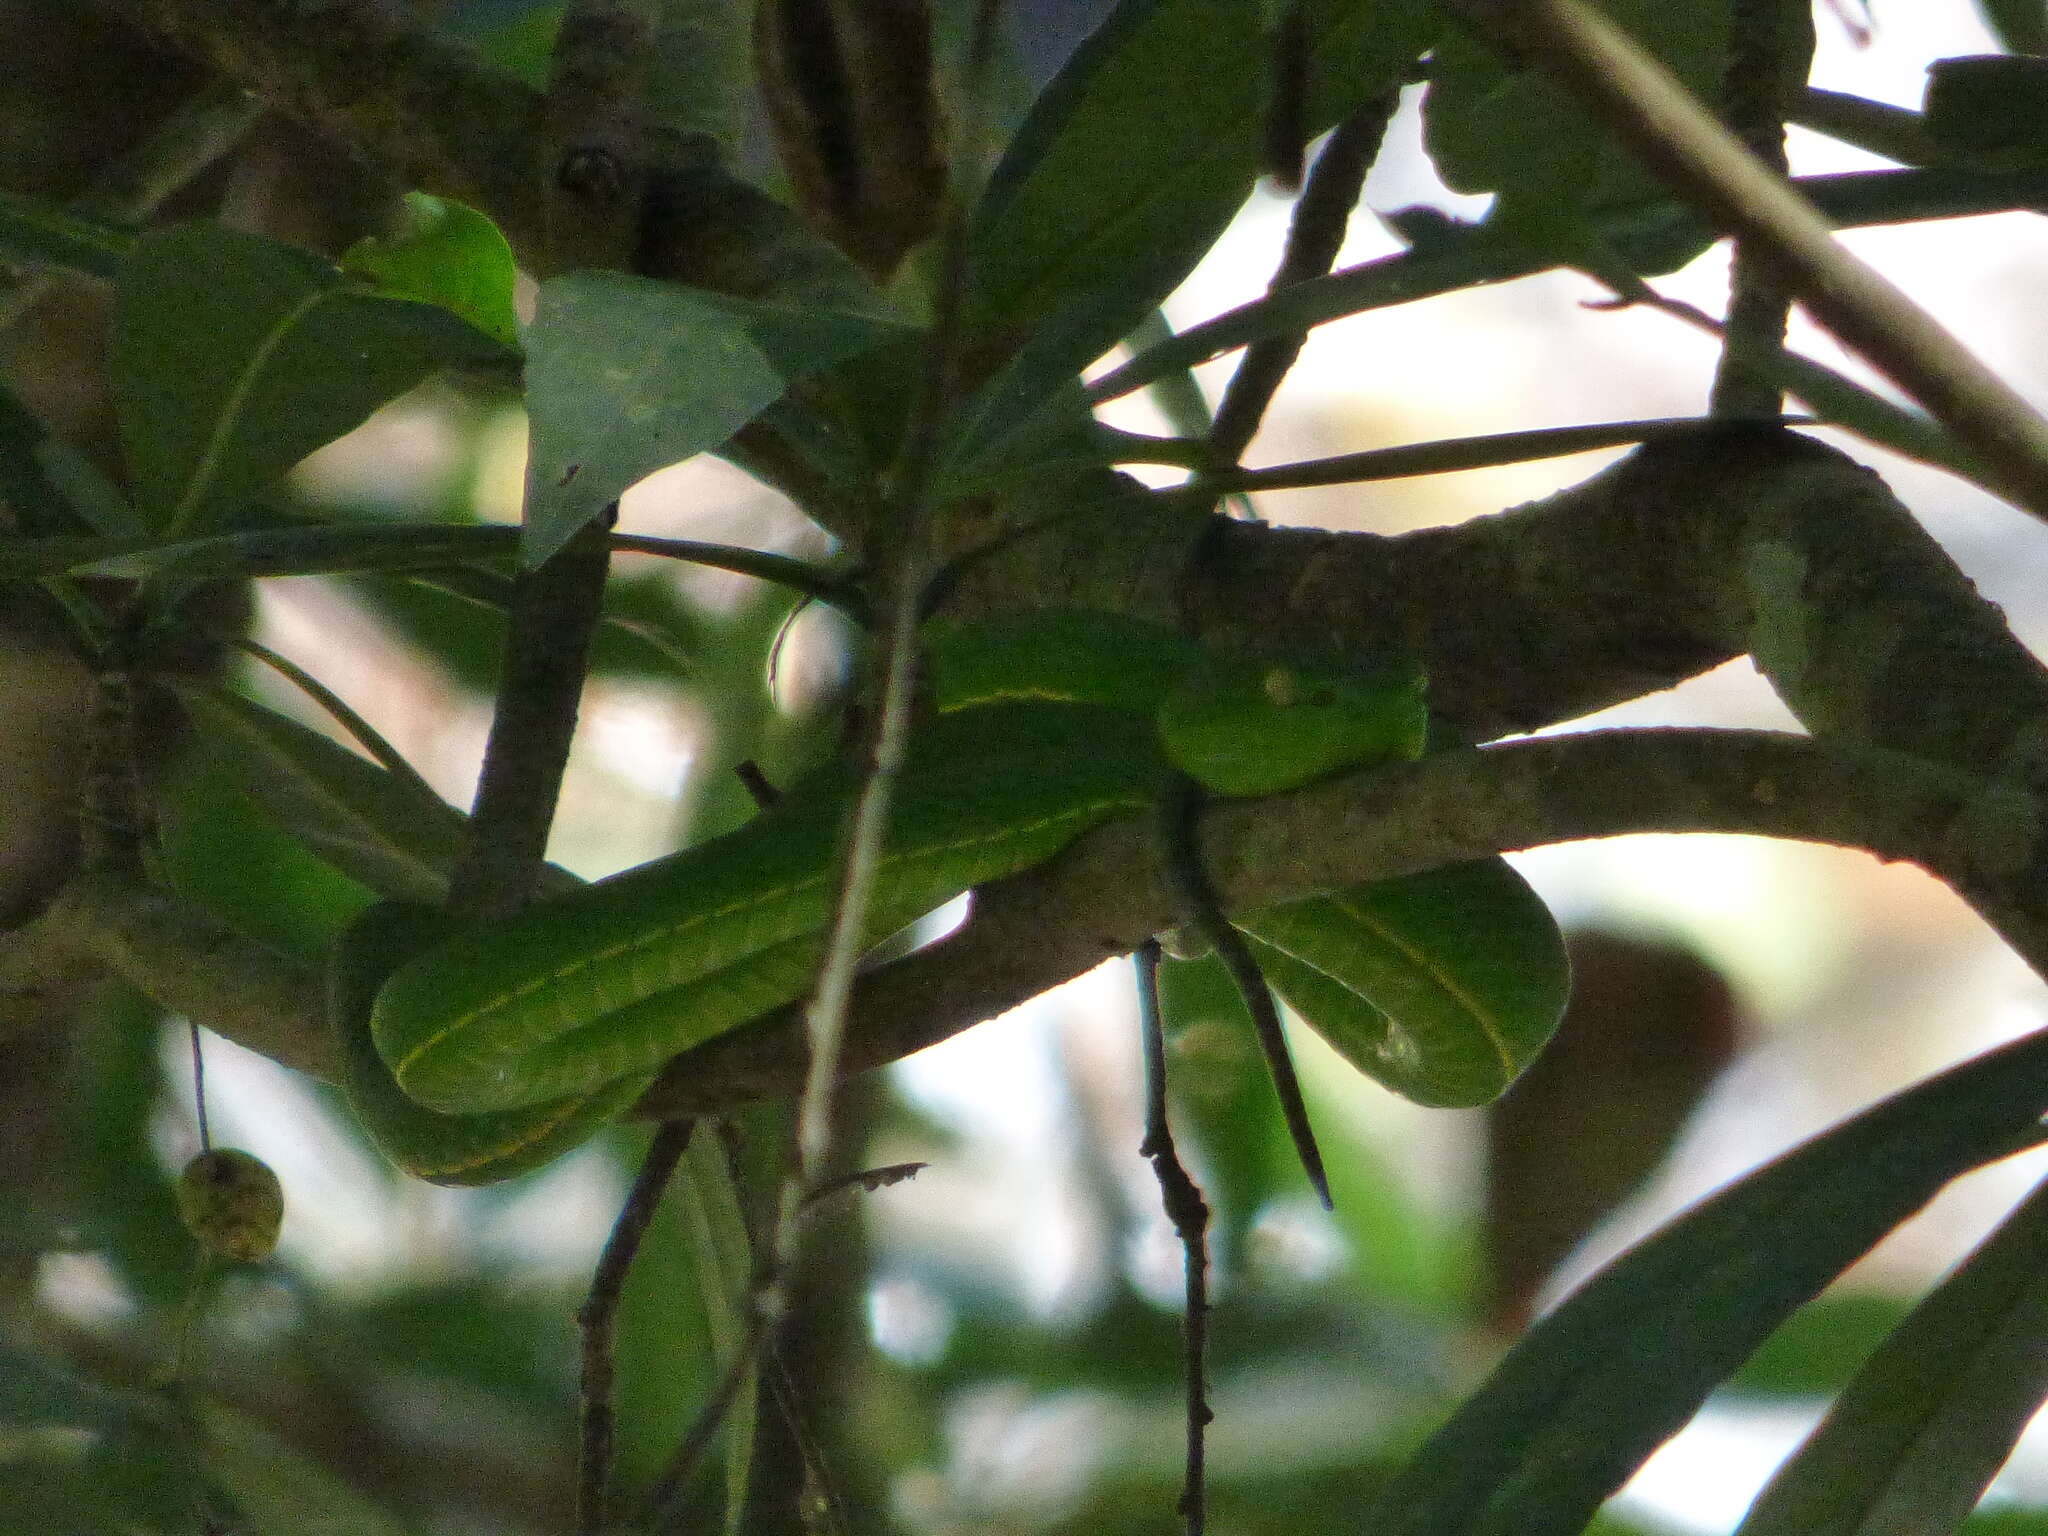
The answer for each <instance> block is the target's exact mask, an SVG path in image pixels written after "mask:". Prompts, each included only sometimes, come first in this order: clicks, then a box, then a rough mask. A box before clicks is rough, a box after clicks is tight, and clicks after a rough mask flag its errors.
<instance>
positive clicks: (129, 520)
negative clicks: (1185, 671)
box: [0, 385, 141, 537]
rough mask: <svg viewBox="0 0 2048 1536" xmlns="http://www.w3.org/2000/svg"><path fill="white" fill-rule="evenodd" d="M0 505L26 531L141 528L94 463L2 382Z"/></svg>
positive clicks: (118, 532) (134, 530)
mask: <svg viewBox="0 0 2048 1536" xmlns="http://www.w3.org/2000/svg"><path fill="white" fill-rule="evenodd" d="M0 504H4V505H5V506H6V507H7V509H8V510H9V511H10V512H11V513H12V514H13V522H14V525H15V527H16V528H18V529H20V530H21V531H24V532H27V533H53V534H62V533H67V532H71V531H74V530H76V529H78V528H90V529H93V530H94V531H95V532H98V533H103V534H108V535H110V536H117V537H118V536H119V535H122V534H133V533H137V532H139V531H140V530H141V524H140V522H139V521H138V520H137V518H136V516H135V509H134V508H133V507H132V506H130V505H129V504H128V501H127V499H126V498H125V497H123V496H122V494H121V493H120V491H119V490H117V489H116V488H115V487H114V485H113V483H112V482H111V481H109V480H108V479H107V477H106V475H105V474H104V473H102V472H101V471H100V469H99V467H98V466H97V465H95V464H94V463H93V462H92V461H91V460H90V459H88V458H87V457H86V456H85V455H84V454H82V453H80V452H79V451H78V450H77V449H76V448H74V447H72V446H71V445H70V444H69V443H67V442H65V441H64V439H62V438H61V437H58V436H57V435H56V434H55V433H53V432H52V431H50V429H49V427H48V425H47V424H45V422H44V421H43V419H42V418H41V417H40V416H38V415H36V413H35V412H34V411H31V410H30V409H29V408H28V407H27V406H26V405H25V404H23V403H22V401H21V399H20V398H19V397H18V396H17V395H16V394H15V393H14V391H12V390H11V389H8V388H7V387H6V386H5V385H0Z"/></svg>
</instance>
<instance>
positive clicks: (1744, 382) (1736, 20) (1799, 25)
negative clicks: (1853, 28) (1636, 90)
mask: <svg viewBox="0 0 2048 1536" xmlns="http://www.w3.org/2000/svg"><path fill="white" fill-rule="evenodd" d="M1812 59H1813V6H1812V5H1811V3H1810V0H1736V3H1735V5H1734V6H1733V8H1732V9H1731V10H1730V12H1729V37H1728V62H1727V67H1726V68H1725V70H1724V71H1723V73H1722V84H1721V113H1722V116H1723V117H1724V118H1726V119H1727V122H1728V126H1729V127H1730V128H1731V129H1733V130H1734V132H1735V135H1736V137H1737V138H1739V139H1741V140H1742V145H1743V148H1745V149H1747V150H1748V151H1749V152H1750V153H1751V154H1752V155H1754V156H1756V158H1757V160H1758V162H1759V163H1761V164H1763V165H1766V166H1768V167H1769V168H1770V169H1771V170H1773V171H1775V172H1777V173H1778V174H1779V175H1780V176H1783V175H1785V174H1786V172H1787V169H1788V167H1787V164H1786V160H1785V116H1786V113H1787V111H1788V110H1789V109H1790V107H1791V104H1792V102H1793V101H1794V100H1795V99H1796V98H1797V96H1798V93H1799V92H1800V91H1801V90H1803V89H1804V87H1805V85H1806V75H1807V71H1808V69H1809V68H1810V67H1811V63H1812ZM1791 313H1792V295H1791V294H1790V293H1788V292H1786V290H1785V288H1784V286H1783V284H1781V283H1780V282H1779V281H1778V278H1777V275H1776V273H1775V272H1774V271H1773V270H1772V268H1771V263H1770V257H1769V255H1768V253H1765V252H1759V251H1758V250H1757V249H1756V246H1755V244H1754V243H1753V242H1752V241H1749V240H1738V241H1736V242H1735V253H1734V256H1733V258H1732V263H1731V269H1730V275H1729V298H1728V324H1727V329H1726V332H1725V334H1724V336H1723V340H1722V348H1721V363H1720V367H1719V368H1718V369H1717V370H1716V371H1715V374H1714V393H1713V412H1714V414H1715V415H1716V416H1729V417H1767V416H1776V415H1777V414H1778V413H1779V412H1780V411H1781V410H1782V409H1784V404H1785V400H1784V396H1783V394H1782V393H1780V391H1779V389H1778V386H1777V384H1776V383H1775V382H1774V381H1773V380H1772V379H1771V378H1770V377H1769V376H1768V374H1767V372H1766V371H1765V370H1764V369H1762V368H1760V367H1759V366H1758V363H1759V362H1761V361H1763V360H1766V359H1768V358H1770V357H1772V356H1774V355H1776V354H1777V353H1780V352H1782V351H1783V350H1784V346H1785V322H1786V320H1787V319H1788V318H1789V317H1790V316H1791Z"/></svg>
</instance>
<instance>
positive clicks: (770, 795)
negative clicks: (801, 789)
mask: <svg viewBox="0 0 2048 1536" xmlns="http://www.w3.org/2000/svg"><path fill="white" fill-rule="evenodd" d="M732 772H733V777H734V778H736V779H738V780H739V781H740V788H742V789H744V790H745V791H746V792H747V798H748V799H749V800H751V801H753V802H754V809H755V810H757V811H772V810H774V809H775V807H776V806H777V805H778V804H779V803H781V800H782V791H781V790H779V789H777V788H776V787H775V784H774V782H773V781H772V780H771V779H770V778H769V777H768V775H767V774H765V773H763V772H762V771H761V765H760V764H759V763H757V762H755V761H754V760H753V759H752V758H751V757H745V758H741V759H740V760H739V761H738V762H736V763H734V764H733V765H732Z"/></svg>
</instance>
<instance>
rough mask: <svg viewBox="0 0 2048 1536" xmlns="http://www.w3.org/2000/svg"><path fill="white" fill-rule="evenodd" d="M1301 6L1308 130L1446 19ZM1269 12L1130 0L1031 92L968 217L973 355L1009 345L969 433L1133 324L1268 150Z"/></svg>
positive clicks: (1373, 83) (1397, 64)
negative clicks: (1310, 85)
mask: <svg viewBox="0 0 2048 1536" xmlns="http://www.w3.org/2000/svg"><path fill="white" fill-rule="evenodd" d="M1307 9H1308V11H1309V13H1310V15H1309V30H1310V33H1311V35H1312V36H1313V37H1314V38H1315V68H1314V89H1313V90H1312V92H1311V95H1310V100H1309V102H1308V111H1307V114H1306V115H1305V117H1304V120H1303V127H1304V130H1305V131H1306V132H1308V133H1311V134H1313V133H1320V132H1322V131H1324V130H1325V129H1327V128H1328V127H1329V126H1330V125H1331V124H1332V123H1334V122H1336V121H1337V119H1338V118H1340V117H1342V116H1343V115H1345V114H1346V113H1348V112H1349V111H1351V110H1352V109H1353V108H1354V107H1356V106H1358V105H1360V104H1361V103H1363V102H1365V101H1368V100H1370V99H1371V98H1372V97H1374V96H1376V95H1378V94H1379V93H1380V92H1382V91H1384V90H1387V89H1390V88H1391V87H1392V86H1393V85H1394V84H1395V83H1396V82H1397V81H1398V79H1399V77H1400V75H1401V73H1402V72H1403V71H1404V70H1405V69H1406V67H1407V66H1408V65H1409V63H1411V62H1412V61H1413V60H1414V59H1415V58H1417V57H1418V56H1419V55H1420V54H1421V53H1423V52H1424V51H1425V50H1426V49H1427V48H1428V47H1429V46H1430V43H1431V41H1432V40H1433V39H1434V37H1435V35H1436V32H1437V30H1438V28H1439V26H1440V17H1439V13H1438V10H1437V8H1436V7H1435V6H1433V5H1429V4H1425V3H1421V0H1313V3H1311V4H1309V5H1308V7H1307ZM1265 12H1266V7H1265V6H1264V5H1262V4H1261V3H1259V0H1229V3H1226V4H1217V3H1215V0H1124V3H1123V4H1121V5H1119V6H1118V7H1117V9H1116V11H1115V12H1114V13H1113V14H1112V15H1111V17H1110V18H1109V20H1108V21H1107V22H1105V23H1104V24H1103V26H1102V27H1101V28H1100V29H1099V30H1098V31H1097V32H1096V33H1095V34H1094V35H1093V36H1092V37H1090V38H1089V39H1088V40H1087V41H1086V42H1085V43H1083V44H1082V45H1081V47H1080V49H1079V50H1078V51H1077V52H1076V53H1075V55H1074V57H1073V58H1072V59H1071V60H1070V61H1069V62H1068V64H1067V67H1066V68H1065V69H1064V70H1063V71H1062V72H1061V74H1060V76H1059V78H1058V79H1057V80H1055V81H1054V82H1053V84H1052V86H1051V87H1050V88H1049V89H1048V90H1046V91H1045V92H1044V94H1043V95H1041V96H1040V98H1039V99H1038V102H1037V104H1036V105H1035V106H1034V107H1033V108H1032V111H1031V115H1030V117H1029V118H1028V119H1027V120H1026V122H1025V124H1024V126H1023V128H1022V129H1021V130H1019V132H1018V134H1017V137H1016V139H1015V140H1014V142H1013V143H1012V144H1011V147H1010V149H1009V152H1008V153H1007V154H1006V155H1005V156H1004V157H1003V161H1002V163H1001V165H1000V166H999V167H998V168H997V170H996V172H995V174H994V177H993V178H992V179H991V181H990V183H989V188H988V193H987V196H986V197H985V199H984V200H983V204H982V207H981V209H980V211H979V213H978V214H977V217H976V220H975V227H974V232H973V254H972V273H971V283H972V295H971V299H970V304H971V309H970V319H969V324H970V326H971V329H972V332H973V342H972V348H973V350H972V353H971V355H972V356H973V357H974V359H975V361H976V363H977V365H978V366H979V367H981V368H983V369H986V370H988V371H990V372H993V371H995V370H996V369H998V368H1001V367H1002V366H1003V364H1004V363H1005V361H1006V360H1009V359H1012V358H1015V361H1014V363H1013V364H1012V365H1011V367H1010V369H1009V372H1008V375H1007V376H1006V377H1005V378H1004V379H1003V380H1002V381H1000V383H999V384H998V385H997V386H996V387H995V388H993V389H992V390H991V391H990V393H989V395H988V397H987V399H986V401H985V402H984V404H983V408H982V410H981V413H980V414H981V418H982V420H981V424H980V425H979V426H978V427H977V428H976V430H975V432H974V434H973V435H974V437H975V438H976V439H977V440H979V439H983V438H993V437H994V436H995V435H997V434H998V433H999V432H1000V431H1002V430H1003V429H1005V428H1007V427H1008V426H1010V425H1013V424H1015V423H1016V421H1017V419H1018V417H1017V412H1018V411H1019V410H1020V409H1023V408H1028V407H1029V406H1032V405H1035V404H1037V403H1038V402H1039V401H1041V400H1043V399H1044V398H1046V396H1047V395H1049V394H1050V393H1051V392H1052V391H1053V390H1054V389H1056V388H1057V387H1058V386H1059V385H1060V384H1061V383H1062V382H1064V381H1065V380H1067V379H1070V378H1071V377H1073V375H1075V374H1076V373H1078V372H1079V371H1080V370H1081V369H1082V368H1083V367H1085V366H1087V364H1089V363H1090V362H1092V361H1094V360H1095V358H1097V357H1099V356H1101V355H1102V354H1103V353H1104V352H1106V351H1107V350H1108V349H1109V348H1110V347H1112V346H1114V345H1115V344H1116V343H1117V342H1118V341H1119V340H1121V339H1122V338H1123V337H1125V336H1127V335H1129V334H1130V333H1131V332H1132V331H1133V330H1134V329H1135V328H1136V327H1137V326H1138V325H1139V323H1140V322H1141V321H1142V320H1143V319H1144V317H1145V316H1146V315H1147V314H1148V313H1150V312H1151V311H1152V310H1154V309H1156V308H1157V307H1158V305H1159V302H1160V301H1161V300H1162V299H1164V298H1165V297H1166V296H1167V295H1168V294H1169V293H1171V292H1172V291H1173V290H1174V288H1176V287H1177V286H1179V284H1180V281H1181V279H1182V278H1184V277H1185V276H1186V275H1187V273H1188V272H1189V271H1190V270H1191V269H1192V268H1193V266H1194V264H1195V262H1196V261H1198V260H1199V259H1200V258H1201V256H1202V255H1203V253H1204V252H1206V251H1207V250H1208V249H1209V247H1210V246H1211V245H1213V244H1214V243H1215V240H1216V237H1217V236H1218V235H1220V234H1221V233H1222V231H1223V228H1224V226H1225V225H1227V224H1228V223H1229V222H1230V220H1231V218H1232V217H1233V216H1234V215H1235V214H1236V212H1237V210H1238V208H1239V207H1240V206H1241V205H1242V204H1243V202H1244V200H1245V197H1246V196H1247V194H1249V193H1250V191H1251V188H1252V183H1253V181H1254V180H1255V179H1256V177H1257V176H1258V173H1259V168H1260V164H1261V161H1262V158H1263V156H1264V152H1265V146H1264V143H1263V136H1262V124H1263V122H1264V120H1265V108H1266V98H1267V94H1268V91H1269V89H1270V73H1271V72H1270V69H1269V67H1268V60H1269V44H1268V37H1267V32H1266V26H1265ZM1020 349H1021V351H1022V354H1023V355H1021V356H1019V355H1018V354H1019V352H1020Z"/></svg>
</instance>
